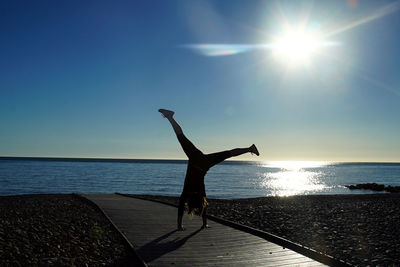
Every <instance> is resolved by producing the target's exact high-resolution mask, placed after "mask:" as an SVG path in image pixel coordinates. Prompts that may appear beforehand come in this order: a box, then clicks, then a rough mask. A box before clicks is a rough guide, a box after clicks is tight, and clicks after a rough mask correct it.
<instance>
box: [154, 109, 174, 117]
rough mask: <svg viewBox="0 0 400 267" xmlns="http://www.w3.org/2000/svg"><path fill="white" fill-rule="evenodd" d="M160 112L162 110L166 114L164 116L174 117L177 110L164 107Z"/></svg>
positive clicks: (160, 110)
mask: <svg viewBox="0 0 400 267" xmlns="http://www.w3.org/2000/svg"><path fill="white" fill-rule="evenodd" d="M158 112H160V113H161V114H162V115H163V116H164V118H167V117H172V116H173V115H174V114H175V112H173V111H172V110H168V109H162V108H160V109H159V110H158Z"/></svg>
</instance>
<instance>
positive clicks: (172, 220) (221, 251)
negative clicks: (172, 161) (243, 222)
mask: <svg viewBox="0 0 400 267" xmlns="http://www.w3.org/2000/svg"><path fill="white" fill-rule="evenodd" d="M84 196H85V197H86V198H88V199H90V200H91V201H93V202H94V203H96V204H97V205H98V206H99V207H100V208H102V209H103V211H104V212H105V213H106V214H107V215H108V216H109V218H110V219H111V220H112V221H113V222H114V224H115V225H116V226H117V227H118V228H119V230H120V231H121V232H122V233H123V234H124V235H125V236H126V237H127V238H128V240H129V241H130V242H131V244H132V245H133V246H134V248H135V249H136V251H137V253H138V254H139V255H140V257H141V258H142V259H143V260H144V261H145V262H146V263H147V264H148V265H149V266H180V267H183V266H264V267H267V266H324V265H323V264H321V263H319V262H316V261H314V260H312V259H310V258H307V257H305V256H303V255H301V254H299V253H297V252H294V251H292V250H290V249H287V248H283V247H281V246H278V245H276V244H274V243H271V242H269V241H266V240H265V239H262V238H260V237H257V236H254V235H251V234H249V233H246V232H243V231H239V230H236V229H233V228H231V227H228V226H225V225H222V224H219V223H216V222H213V221H208V223H209V225H210V227H211V228H209V229H206V230H200V226H201V225H202V221H201V218H200V217H198V216H194V217H193V219H192V220H189V217H188V216H186V215H185V216H184V226H185V228H186V230H185V231H176V216H177V209H176V208H174V207H171V206H168V205H164V204H160V203H155V202H152V201H146V200H141V199H135V198H130V197H124V196H121V195H116V194H89V195H84Z"/></svg>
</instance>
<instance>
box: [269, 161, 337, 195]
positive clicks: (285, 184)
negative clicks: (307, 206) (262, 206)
mask: <svg viewBox="0 0 400 267" xmlns="http://www.w3.org/2000/svg"><path fill="white" fill-rule="evenodd" d="M329 164H331V163H329V162H322V161H274V162H265V163H264V164H263V166H264V167H267V168H277V169H280V171H277V172H272V173H271V172H267V173H265V174H264V175H263V177H262V179H261V186H263V187H266V188H272V189H273V195H276V196H292V195H298V194H307V192H311V191H319V190H323V189H325V188H327V186H326V185H325V184H323V183H322V182H321V181H320V175H321V173H320V172H318V171H316V170H309V169H312V168H318V167H322V166H326V165H329ZM306 169H308V170H306Z"/></svg>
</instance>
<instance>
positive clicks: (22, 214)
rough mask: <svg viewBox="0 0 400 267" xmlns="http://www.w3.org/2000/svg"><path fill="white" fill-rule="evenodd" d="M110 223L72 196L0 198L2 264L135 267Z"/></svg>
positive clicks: (128, 251) (0, 262)
mask: <svg viewBox="0 0 400 267" xmlns="http://www.w3.org/2000/svg"><path fill="white" fill-rule="evenodd" d="M134 260H135V258H134V256H133V255H132V253H131V251H130V250H129V248H128V247H126V246H125V243H124V242H123V239H122V238H121V236H120V235H119V233H118V232H117V231H115V229H114V228H113V227H112V225H111V224H110V223H109V221H108V220H107V219H106V218H105V217H104V216H103V215H102V214H101V213H100V212H99V211H97V210H95V209H94V208H93V207H92V206H91V205H89V204H87V202H85V201H83V200H82V199H80V198H78V197H76V196H74V195H22V196H2V197H0V266H133V265H134V263H132V262H134Z"/></svg>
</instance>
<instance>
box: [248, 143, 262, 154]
mask: <svg viewBox="0 0 400 267" xmlns="http://www.w3.org/2000/svg"><path fill="white" fill-rule="evenodd" d="M250 153H251V154H256V155H257V156H259V155H260V153H259V152H258V149H257V147H256V145H255V144H252V145H251V147H250Z"/></svg>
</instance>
